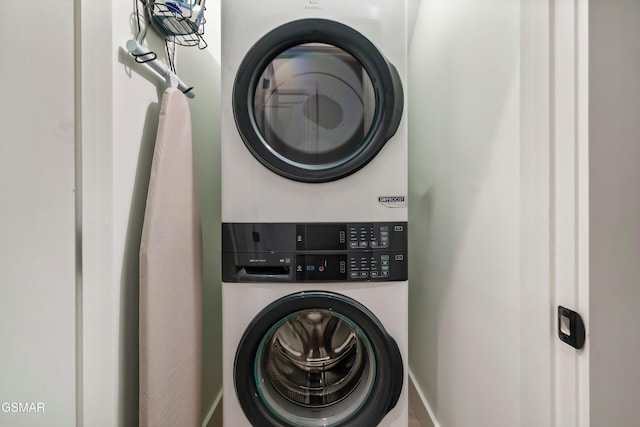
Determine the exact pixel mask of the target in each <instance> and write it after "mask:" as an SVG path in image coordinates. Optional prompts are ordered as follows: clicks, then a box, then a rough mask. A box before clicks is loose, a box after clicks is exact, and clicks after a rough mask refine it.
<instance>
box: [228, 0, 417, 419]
mask: <svg viewBox="0 0 640 427" xmlns="http://www.w3.org/2000/svg"><path fill="white" fill-rule="evenodd" d="M406 19H407V17H406V2H405V1H404V0H403V1H395V0H394V1H390V0H359V1H355V0H349V1H344V0H278V1H271V2H256V1H253V0H222V148H221V161H222V222H223V224H222V242H223V243H222V276H223V277H222V279H223V283H222V305H223V314H222V315H223V389H224V398H223V402H224V403H223V418H224V422H223V424H224V426H225V427H243V426H251V425H253V426H260V427H262V426H265V427H266V426H290V427H301V426H308V427H315V426H366V427H373V426H386V427H400V426H402V427H406V425H407V414H408V408H407V406H408V398H407V394H408V392H407V370H408V364H407V358H408V344H407V340H408V338H407V336H408V325H407V305H408V301H407V289H408V282H407V206H406V195H407V129H406V116H407V114H406V111H405V98H404V90H405V89H406V56H407V40H406Z"/></svg>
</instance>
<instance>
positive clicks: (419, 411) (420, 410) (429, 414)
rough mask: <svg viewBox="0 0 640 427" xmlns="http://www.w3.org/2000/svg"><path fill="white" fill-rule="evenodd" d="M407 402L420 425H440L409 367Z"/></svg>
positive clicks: (426, 426)
mask: <svg viewBox="0 0 640 427" xmlns="http://www.w3.org/2000/svg"><path fill="white" fill-rule="evenodd" d="M409 403H410V404H411V406H412V407H413V412H414V414H415V416H416V418H417V419H418V423H420V426H421V427H440V424H438V420H436V417H435V414H434V413H433V410H432V409H431V406H429V402H428V401H427V398H426V397H425V395H424V393H422V390H421V389H420V387H419V386H418V383H417V382H416V379H415V377H414V376H413V372H411V369H409Z"/></svg>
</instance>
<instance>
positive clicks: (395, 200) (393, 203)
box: [378, 196, 407, 208]
mask: <svg viewBox="0 0 640 427" xmlns="http://www.w3.org/2000/svg"><path fill="white" fill-rule="evenodd" d="M378 202H379V203H380V204H381V205H383V206H385V207H387V208H406V207H407V201H406V198H405V197H404V196H380V197H378Z"/></svg>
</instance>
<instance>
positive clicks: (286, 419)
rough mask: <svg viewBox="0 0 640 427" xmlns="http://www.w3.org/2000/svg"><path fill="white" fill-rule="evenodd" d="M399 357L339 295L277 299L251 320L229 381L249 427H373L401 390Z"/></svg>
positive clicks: (375, 325)
mask: <svg viewBox="0 0 640 427" xmlns="http://www.w3.org/2000/svg"><path fill="white" fill-rule="evenodd" d="M402 378H403V365H402V356H401V355H400V351H399V349H398V346H397V344H396V342H395V341H394V340H393V338H391V337H390V336H389V335H388V334H387V332H386V331H385V329H384V327H383V326H382V324H381V323H380V321H379V320H378V319H377V318H376V317H375V316H374V315H373V313H371V312H370V311H369V310H368V309H367V308H366V307H364V306H363V305H362V304H360V303H358V302H357V301H354V300H352V299H350V298H348V297H346V296H344V295H340V294H336V293H332V292H324V291H314V292H300V293H296V294H292V295H288V296H286V297H284V298H281V299H279V300H277V301H275V302H273V303H271V304H270V305H269V306H267V307H266V308H265V309H264V310H262V311H261V312H260V313H259V314H258V315H257V316H256V317H255V318H254V319H253V321H252V322H251V324H250V325H249V327H248V328H247V330H246V331H245V334H244V336H243V337H242V339H241V341H240V345H239V346H238V349H237V352H236V359H235V367H234V380H235V387H236V393H237V395H238V400H239V402H240V405H241V406H242V409H243V411H244V413H245V415H246V417H247V418H248V420H249V421H250V422H251V424H252V425H254V426H288V427H315V426H376V425H378V424H379V423H380V421H381V420H382V419H383V418H384V416H385V415H386V414H387V413H388V412H389V411H390V410H391V409H393V408H394V407H395V405H396V403H397V402H398V398H399V396H400V392H401V390H402Z"/></svg>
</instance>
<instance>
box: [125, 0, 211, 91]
mask: <svg viewBox="0 0 640 427" xmlns="http://www.w3.org/2000/svg"><path fill="white" fill-rule="evenodd" d="M205 1H206V0H174V1H161V0H134V4H135V16H136V24H137V32H136V36H135V39H132V40H129V41H128V42H127V43H126V49H127V51H128V52H129V54H130V55H131V56H133V58H134V60H135V62H137V63H138V64H144V65H146V66H148V67H149V68H151V69H152V70H154V71H155V72H156V73H158V74H160V76H162V77H164V78H165V81H166V84H167V87H177V88H178V89H179V90H181V91H182V92H183V93H184V94H185V95H186V96H187V97H189V98H193V97H195V93H194V91H193V87H192V86H189V85H187V84H186V83H184V82H183V81H182V80H180V78H178V76H177V75H176V69H175V61H174V59H175V52H176V49H175V46H176V44H177V45H180V46H195V47H198V48H199V49H204V48H206V47H207V43H206V42H205V41H204V38H203V37H202V36H203V34H204V24H205V19H204V11H205V7H204V3H205ZM138 2H140V4H141V5H142V7H143V8H144V10H145V13H144V15H141V14H140V12H139V9H138ZM142 18H145V21H148V22H149V23H151V26H152V27H153V28H154V29H155V30H156V32H157V33H159V34H160V35H161V36H162V37H163V38H164V44H165V50H166V54H167V62H168V65H165V64H163V63H162V62H160V61H159V60H157V58H158V55H157V54H156V53H155V52H153V51H151V50H148V49H146V48H145V47H143V41H144V39H145V37H146V35H147V27H148V26H147V25H146V24H147V22H145V25H144V26H143V25H142V22H141V20H142Z"/></svg>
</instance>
